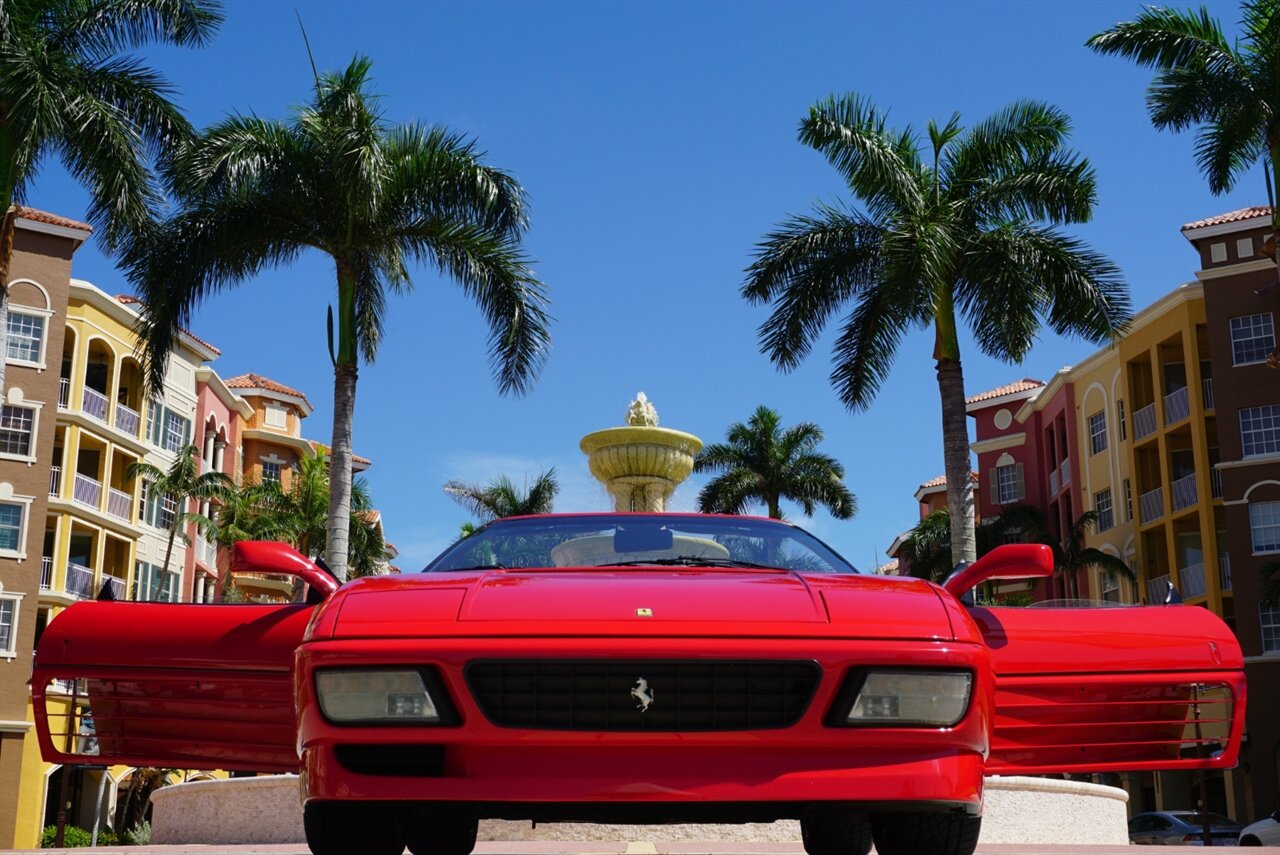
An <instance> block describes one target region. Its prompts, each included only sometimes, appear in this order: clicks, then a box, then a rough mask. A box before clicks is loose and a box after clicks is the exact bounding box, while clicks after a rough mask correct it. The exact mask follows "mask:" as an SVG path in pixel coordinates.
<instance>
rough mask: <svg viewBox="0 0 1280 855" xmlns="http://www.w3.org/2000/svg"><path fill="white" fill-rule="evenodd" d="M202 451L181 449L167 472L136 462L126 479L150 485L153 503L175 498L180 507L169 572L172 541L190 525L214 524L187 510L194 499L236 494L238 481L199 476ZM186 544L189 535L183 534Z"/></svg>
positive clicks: (166, 553)
mask: <svg viewBox="0 0 1280 855" xmlns="http://www.w3.org/2000/svg"><path fill="white" fill-rule="evenodd" d="M199 460H200V449H199V448H197V447H196V446H194V445H188V446H185V447H183V448H181V449H179V450H178V456H177V458H176V459H175V460H174V461H173V465H171V466H170V467H169V468H168V470H164V469H161V468H160V467H158V466H155V465H154V464H151V463H145V462H142V461H135V462H134V463H130V464H129V468H127V469H126V470H125V474H124V477H125V479H126V480H128V481H133V480H134V479H135V478H142V479H143V480H144V481H146V482H147V485H148V486H147V490H148V492H149V496H150V498H151V500H152V501H156V502H163V501H164V500H165V499H166V498H169V499H172V500H173V501H174V502H175V504H176V507H177V510H176V511H175V512H174V515H173V521H172V522H171V523H170V524H169V543H168V545H167V546H166V547H165V551H164V569H165V570H166V571H167V570H168V569H169V562H170V560H171V559H172V558H173V542H174V541H175V540H176V539H177V538H178V536H179V534H180V533H181V532H182V530H183V529H185V528H186V527H187V526H188V525H193V524H194V525H196V526H197V527H199V528H201V529H203V530H208V529H209V527H210V526H211V525H212V523H211V521H210V520H209V518H208V517H206V516H204V515H203V514H197V513H191V512H189V511H187V510H186V508H187V506H188V505H189V504H190V503H191V500H192V499H197V500H200V501H204V500H206V499H208V500H212V501H219V502H221V501H225V500H226V499H227V498H228V497H229V496H230V495H231V494H232V493H233V492H234V491H235V482H234V481H232V480H231V479H230V478H228V477H227V476H226V475H224V474H223V473H221V472H213V471H210V472H205V473H204V474H201V473H200V463H199ZM182 539H183V541H184V542H185V541H186V539H187V538H186V535H182Z"/></svg>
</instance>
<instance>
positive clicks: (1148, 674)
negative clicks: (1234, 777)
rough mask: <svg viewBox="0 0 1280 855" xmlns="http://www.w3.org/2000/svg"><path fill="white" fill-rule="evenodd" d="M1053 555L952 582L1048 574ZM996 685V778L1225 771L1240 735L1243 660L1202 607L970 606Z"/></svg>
mask: <svg viewBox="0 0 1280 855" xmlns="http://www.w3.org/2000/svg"><path fill="white" fill-rule="evenodd" d="M1052 572H1053V560H1052V555H1051V554H1050V553H1049V550H1048V547H1045V546H1040V545H1031V544H1019V545H1014V546H1006V547H1000V548H999V549H996V550H993V551H992V552H991V553H989V554H988V555H987V556H985V557H983V558H982V559H980V560H979V561H977V562H975V563H974V564H973V565H971V566H970V567H968V568H965V569H963V570H962V571H960V572H958V573H956V574H954V575H953V577H952V578H951V579H949V580H948V581H947V582H946V583H944V587H946V588H947V590H948V591H950V592H951V593H952V594H953V595H954V596H956V597H957V598H962V597H964V596H965V594H966V592H968V591H969V590H970V589H972V588H973V587H974V586H975V585H977V584H980V583H981V582H985V581H990V580H992V579H1017V578H1034V577H1038V576H1046V575H1049V574H1050V573H1052ZM969 613H970V615H971V616H972V617H973V619H974V621H975V623H976V624H977V625H978V629H979V630H980V631H981V633H982V636H983V638H984V640H985V641H986V643H987V646H988V647H989V648H990V650H991V662H992V667H993V670H994V671H995V678H996V694H995V721H994V722H993V727H992V740H991V753H990V756H989V757H988V760H987V771H988V773H991V774H999V775H1014V774H1045V773H1055V772H1063V773H1065V772H1113V771H1114V772H1120V771H1154V770H1164V769H1197V768H1202V769H1229V768H1231V767H1233V766H1235V764H1236V760H1237V758H1238V756H1239V753H1240V740H1241V737H1242V736H1243V733H1244V706H1245V680H1244V658H1243V655H1242V654H1241V651H1240V645H1239V643H1238V642H1237V641H1236V638H1235V635H1234V634H1233V633H1232V632H1231V629H1230V628H1229V627H1228V626H1227V625H1226V624H1225V623H1223V622H1222V620H1221V619H1220V618H1218V617H1217V616H1216V615H1214V614H1213V613H1212V612H1210V611H1209V610H1207V609H1203V608H1200V607H1199V606H1185V605H1181V604H1178V605H1169V606H1116V607H1106V606H1101V605H1100V606H1098V607H1091V608H1074V607H1073V608H1040V607H1034V606H1033V607H1028V608H1002V607H992V608H981V607H972V606H971V607H970V609H969Z"/></svg>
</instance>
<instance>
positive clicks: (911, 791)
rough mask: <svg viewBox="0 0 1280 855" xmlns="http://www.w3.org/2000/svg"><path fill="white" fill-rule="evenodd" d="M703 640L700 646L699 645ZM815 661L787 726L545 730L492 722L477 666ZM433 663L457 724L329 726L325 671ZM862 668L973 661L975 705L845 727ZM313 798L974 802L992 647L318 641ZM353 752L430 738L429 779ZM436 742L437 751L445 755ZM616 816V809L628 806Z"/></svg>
mask: <svg viewBox="0 0 1280 855" xmlns="http://www.w3.org/2000/svg"><path fill="white" fill-rule="evenodd" d="M694 645H696V648H697V649H696V651H691V649H690V648H691V647H692V646H694ZM504 657H505V658H512V659H517V658H526V659H528V658H548V659H552V658H565V659H584V658H595V657H609V658H646V659H662V658H670V659H679V660H696V659H718V660H726V659H743V660H757V661H758V660H761V659H788V660H795V659H807V660H812V661H814V662H817V663H818V664H819V666H820V667H821V669H822V679H821V681H820V682H819V685H818V688H817V691H816V693H815V694H814V697H813V700H812V702H811V703H810V705H809V707H808V709H807V710H806V712H805V714H804V716H803V717H802V718H801V719H800V721H799V722H798V723H797V724H795V725H794V726H792V727H788V728H783V729H778V730H758V731H728V732H726V731H718V732H702V733H680V732H676V733H635V732H598V731H548V730H530V729H520V728H509V727H498V726H496V725H494V724H493V723H491V722H490V721H488V720H487V719H486V718H485V716H484V714H483V713H482V712H481V711H480V709H479V708H478V707H477V705H476V703H475V701H474V699H473V698H472V696H471V693H470V691H469V689H468V687H467V684H466V682H465V680H464V677H463V669H464V667H465V665H466V663H467V662H469V661H471V660H475V659H500V658H504ZM393 665H432V666H435V667H436V668H437V669H438V670H439V672H440V675H441V677H442V679H443V681H444V684H445V687H446V689H447V691H448V692H449V694H450V697H451V700H452V702H453V705H454V706H455V707H456V709H457V711H458V714H459V717H460V718H461V723H460V724H459V725H457V726H452V727H433V726H413V727H404V726H335V725H333V724H330V723H329V722H327V721H326V720H325V719H324V718H323V716H322V715H321V714H320V711H319V708H318V705H317V704H316V702H315V695H314V689H313V686H314V679H313V675H314V672H315V670H316V669H317V668H320V667H347V668H350V667H360V666H370V667H371V666H393ZM867 666H873V667H874V666H881V667H896V668H904V667H914V668H968V669H971V670H972V671H973V673H974V674H975V681H974V686H973V694H972V699H971V702H970V707H969V710H968V712H967V713H966V715H965V717H964V718H963V719H962V720H961V721H960V722H959V723H958V724H957V725H956V726H954V727H951V728H902V727H883V728H880V727H876V728H869V727H862V728H836V727H827V726H825V725H824V724H823V718H824V717H825V716H826V714H827V712H828V711H829V709H830V708H831V705H832V703H833V702H835V700H836V694H837V693H838V691H839V688H840V686H841V684H842V681H843V679H844V676H845V674H846V672H848V671H849V670H850V669H853V668H862V667H867ZM295 674H296V675H297V677H298V680H297V693H298V695H297V703H298V710H299V729H298V734H299V736H298V739H299V744H298V748H299V752H300V754H301V757H302V775H303V779H302V787H303V796H304V799H316V800H331V799H343V800H353V799H354V800H371V801H387V800H390V801H430V802H456V803H467V804H468V805H470V806H472V808H473V809H475V810H478V811H480V812H482V813H483V815H486V816H507V817H522V816H546V815H547V811H548V810H549V809H550V807H551V805H552V804H562V805H564V804H569V805H576V804H583V805H597V806H603V805H605V804H613V805H617V806H619V807H620V808H621V806H623V805H633V806H635V807H636V808H641V806H644V805H648V806H650V807H651V808H652V809H654V810H655V811H659V812H660V811H661V809H662V806H663V805H666V806H672V807H674V806H677V805H684V806H687V808H688V809H689V810H692V811H693V812H694V814H695V815H696V813H697V807H696V806H697V805H703V806H705V807H706V809H707V811H708V814H709V815H713V814H714V813H715V809H716V807H717V806H722V805H725V804H735V805H741V804H743V803H748V804H754V805H756V806H758V808H759V810H758V811H757V813H759V814H761V815H769V814H776V816H775V817H774V818H776V817H780V816H788V815H794V814H795V812H796V811H797V810H799V807H797V806H802V805H806V804H812V803H813V802H823V801H828V802H844V803H850V802H854V803H864V804H867V805H878V806H880V807H882V808H891V807H895V806H897V807H903V806H911V807H914V808H916V809H925V808H927V807H935V808H963V809H965V810H967V811H969V812H971V813H976V812H978V811H979V810H980V807H981V799H982V773H983V768H984V764H985V758H986V754H987V750H988V739H989V733H990V720H991V698H992V695H993V684H992V676H991V671H990V668H989V666H988V662H987V651H986V648H985V647H980V646H978V645H973V644H961V643H955V642H945V641H936V642H935V641H916V642H901V641H898V642H884V641H866V640H830V639H822V640H810V639H698V640H696V641H691V640H690V639H688V638H643V639H639V638H582V639H565V638H514V639H513V638H457V639H452V638H451V639H422V640H404V639H396V640H393V641H388V640H379V639H370V640H343V641H322V642H312V643H308V644H305V645H303V646H302V647H301V648H299V651H298V667H297V670H296V671H295ZM344 746H348V747H349V746H385V748H383V749H382V751H383V752H390V753H392V754H394V753H395V751H396V749H395V748H394V747H395V746H402V747H406V751H405V753H406V754H409V753H410V750H409V747H420V746H432V748H431V749H430V750H431V751H432V752H434V756H436V757H438V758H439V762H438V763H432V764H430V768H428V767H427V766H424V767H423V769H422V771H421V774H417V773H415V772H414V770H413V769H411V768H410V769H405V768H403V767H402V768H400V769H399V770H397V771H396V772H395V773H393V774H389V773H378V774H368V773H367V770H366V771H365V772H360V771H355V770H354V769H353V768H351V766H352V765H353V764H351V763H350V762H347V763H345V764H344V762H343V759H344V758H345V757H346V755H343V756H342V757H340V752H341V751H342V750H344V749H343V747H344ZM437 749H438V750H437ZM620 812H622V811H620Z"/></svg>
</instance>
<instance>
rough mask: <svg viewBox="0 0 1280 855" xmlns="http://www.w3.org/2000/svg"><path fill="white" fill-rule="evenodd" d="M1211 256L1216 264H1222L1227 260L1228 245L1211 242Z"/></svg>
mask: <svg viewBox="0 0 1280 855" xmlns="http://www.w3.org/2000/svg"><path fill="white" fill-rule="evenodd" d="M1209 258H1210V259H1211V260H1212V261H1213V263H1214V264H1221V263H1222V262H1224V261H1226V260H1227V245H1226V244H1225V243H1211V244H1209Z"/></svg>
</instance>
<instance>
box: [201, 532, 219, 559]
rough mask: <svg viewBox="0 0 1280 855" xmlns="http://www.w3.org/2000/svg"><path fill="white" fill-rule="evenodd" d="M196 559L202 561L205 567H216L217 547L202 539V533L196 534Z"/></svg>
mask: <svg viewBox="0 0 1280 855" xmlns="http://www.w3.org/2000/svg"><path fill="white" fill-rule="evenodd" d="M196 560H198V561H200V562H201V563H203V564H204V565H205V566H206V567H216V566H217V565H218V547H217V546H216V545H215V544H212V543H210V542H209V541H207V540H205V539H204V536H203V535H199V534H197V535H196Z"/></svg>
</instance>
